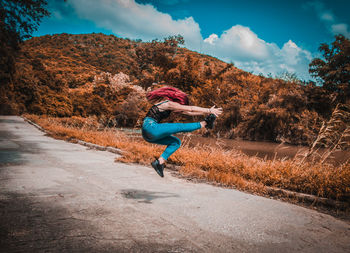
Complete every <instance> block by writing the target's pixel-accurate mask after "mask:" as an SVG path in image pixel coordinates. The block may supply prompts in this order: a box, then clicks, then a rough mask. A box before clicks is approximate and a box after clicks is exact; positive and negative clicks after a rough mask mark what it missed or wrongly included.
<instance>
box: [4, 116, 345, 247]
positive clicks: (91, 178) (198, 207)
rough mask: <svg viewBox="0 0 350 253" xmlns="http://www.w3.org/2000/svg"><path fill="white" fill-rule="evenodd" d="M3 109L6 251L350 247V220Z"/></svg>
mask: <svg viewBox="0 0 350 253" xmlns="http://www.w3.org/2000/svg"><path fill="white" fill-rule="evenodd" d="M114 159H115V155H114V154H112V153H108V152H103V151H95V150H88V149H86V147H83V146H80V145H78V144H71V143H67V142H64V141H60V140H55V139H52V138H50V137H47V136H45V135H44V134H43V133H42V132H40V131H38V130H37V129H36V128H34V127H33V126H31V125H29V124H28V123H26V122H24V121H23V119H21V118H19V117H5V116H0V163H1V166H0V180H1V184H0V239H1V241H0V252H327V253H328V252H350V225H349V224H348V223H345V222H343V221H340V220H337V219H335V218H333V217H331V216H328V215H325V214H321V213H318V212H315V211H312V210H309V209H305V208H302V207H299V206H295V205H291V204H288V203H283V202H280V201H276V200H271V199H267V198H262V197H257V196H254V195H250V194H246V193H242V192H239V191H235V190H230V189H222V188H218V187H214V186H211V185H206V184H194V183H190V182H187V181H184V180H181V179H178V178H175V177H172V176H171V175H170V174H168V173H166V175H165V178H163V179H162V178H160V177H158V176H157V175H156V174H155V172H154V171H153V169H151V168H150V167H144V166H139V165H127V164H122V163H115V162H114Z"/></svg>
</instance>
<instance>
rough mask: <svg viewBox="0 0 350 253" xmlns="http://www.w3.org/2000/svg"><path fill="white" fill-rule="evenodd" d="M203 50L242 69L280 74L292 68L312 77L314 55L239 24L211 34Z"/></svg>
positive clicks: (205, 41)
mask: <svg viewBox="0 0 350 253" xmlns="http://www.w3.org/2000/svg"><path fill="white" fill-rule="evenodd" d="M203 44H204V45H203V47H202V50H203V52H204V53H207V54H211V55H213V56H216V57H218V58H220V59H223V60H225V61H227V62H231V61H232V62H234V63H235V65H236V66H237V67H239V68H242V69H244V70H246V71H251V72H253V73H255V74H259V73H262V74H264V75H268V74H269V73H271V74H272V75H277V74H280V73H282V72H285V71H288V72H292V73H296V74H297V75H298V77H299V78H302V79H305V80H309V79H310V78H311V77H310V75H309V73H308V64H309V63H310V61H311V59H312V55H311V53H310V52H308V51H307V50H303V49H301V48H300V47H298V46H297V45H296V44H295V43H294V42H293V41H291V40H289V41H288V42H286V43H285V44H284V45H283V47H282V48H279V47H278V46H277V45H276V44H275V43H267V42H265V41H264V40H262V39H260V38H259V37H258V36H257V35H256V34H255V33H254V32H253V31H251V30H250V29H249V28H248V27H244V26H241V25H236V26H233V27H231V28H230V29H229V30H227V31H225V32H223V34H222V35H221V36H220V37H219V36H218V35H216V34H212V35H210V36H209V37H208V38H206V39H205V40H204V43H203Z"/></svg>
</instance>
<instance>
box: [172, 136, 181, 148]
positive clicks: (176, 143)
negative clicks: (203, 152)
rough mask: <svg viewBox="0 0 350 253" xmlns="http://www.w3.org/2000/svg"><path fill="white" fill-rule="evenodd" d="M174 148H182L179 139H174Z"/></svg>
mask: <svg viewBox="0 0 350 253" xmlns="http://www.w3.org/2000/svg"><path fill="white" fill-rule="evenodd" d="M173 145H174V146H176V148H179V147H180V146H181V140H180V139H179V138H177V137H175V138H174V144H173Z"/></svg>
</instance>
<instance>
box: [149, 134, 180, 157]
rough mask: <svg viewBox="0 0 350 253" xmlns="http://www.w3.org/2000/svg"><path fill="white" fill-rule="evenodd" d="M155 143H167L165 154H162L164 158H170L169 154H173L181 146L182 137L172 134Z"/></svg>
mask: <svg viewBox="0 0 350 253" xmlns="http://www.w3.org/2000/svg"><path fill="white" fill-rule="evenodd" d="M154 143H157V144H161V145H167V147H166V149H165V150H164V152H163V154H161V157H162V158H163V159H164V160H168V158H169V156H171V155H172V154H173V153H174V152H175V151H176V150H177V149H178V148H179V147H180V146H181V141H180V139H179V138H177V137H175V136H172V135H171V136H167V137H165V138H163V139H159V140H157V141H155V142H154Z"/></svg>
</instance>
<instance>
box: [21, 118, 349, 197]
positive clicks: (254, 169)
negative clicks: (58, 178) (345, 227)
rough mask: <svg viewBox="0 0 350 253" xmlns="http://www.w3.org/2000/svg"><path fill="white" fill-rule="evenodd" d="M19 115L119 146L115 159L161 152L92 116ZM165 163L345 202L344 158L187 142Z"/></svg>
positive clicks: (231, 181) (189, 172) (232, 182)
mask: <svg viewBox="0 0 350 253" xmlns="http://www.w3.org/2000/svg"><path fill="white" fill-rule="evenodd" d="M25 117H26V118H28V119H30V120H32V121H34V122H36V123H37V124H39V125H40V126H42V127H43V128H45V129H47V130H49V131H51V132H52V133H53V135H54V137H56V138H61V139H70V138H76V139H80V140H84V141H86V142H91V143H95V144H98V145H103V146H112V147H116V148H119V149H121V150H123V151H125V152H123V156H122V157H121V158H119V159H118V161H121V162H136V163H141V164H149V163H150V161H151V160H152V159H154V157H155V156H159V155H160V154H161V153H162V151H163V150H164V146H158V145H152V144H149V143H147V142H145V141H142V140H139V139H135V138H130V137H128V136H127V135H125V134H123V133H121V132H118V131H115V130H111V129H102V130H101V129H100V127H101V126H100V125H99V124H98V123H97V122H96V120H94V119H93V118H87V119H84V118H78V117H73V118H61V119H58V118H51V117H39V116H35V115H25ZM98 129H100V130H98ZM186 142H187V143H188V142H189V141H186ZM169 162H170V163H173V164H176V165H180V166H181V169H180V171H179V172H180V173H181V174H182V175H184V176H187V177H193V178H198V179H204V180H207V181H210V182H216V183H219V184H222V185H225V186H230V187H235V188H237V189H241V190H247V191H250V192H254V193H257V194H264V193H266V192H267V187H268V186H271V187H278V188H281V189H286V190H292V191H296V192H301V193H306V194H313V195H316V196H319V197H325V198H331V199H335V200H342V201H347V202H348V201H349V200H350V163H349V162H346V163H344V164H342V165H341V166H338V167H335V166H333V165H331V164H326V163H317V162H305V161H303V162H301V161H300V160H298V159H293V160H277V159H275V160H264V159H260V158H257V157H248V156H246V155H244V154H241V153H240V152H238V151H234V150H233V151H225V150H224V149H222V148H220V147H215V148H213V147H208V146H207V147H205V146H197V147H195V148H190V147H188V144H185V145H184V146H183V147H181V148H180V149H179V150H178V151H177V152H176V153H174V155H173V156H172V157H171V158H170V160H169Z"/></svg>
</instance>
